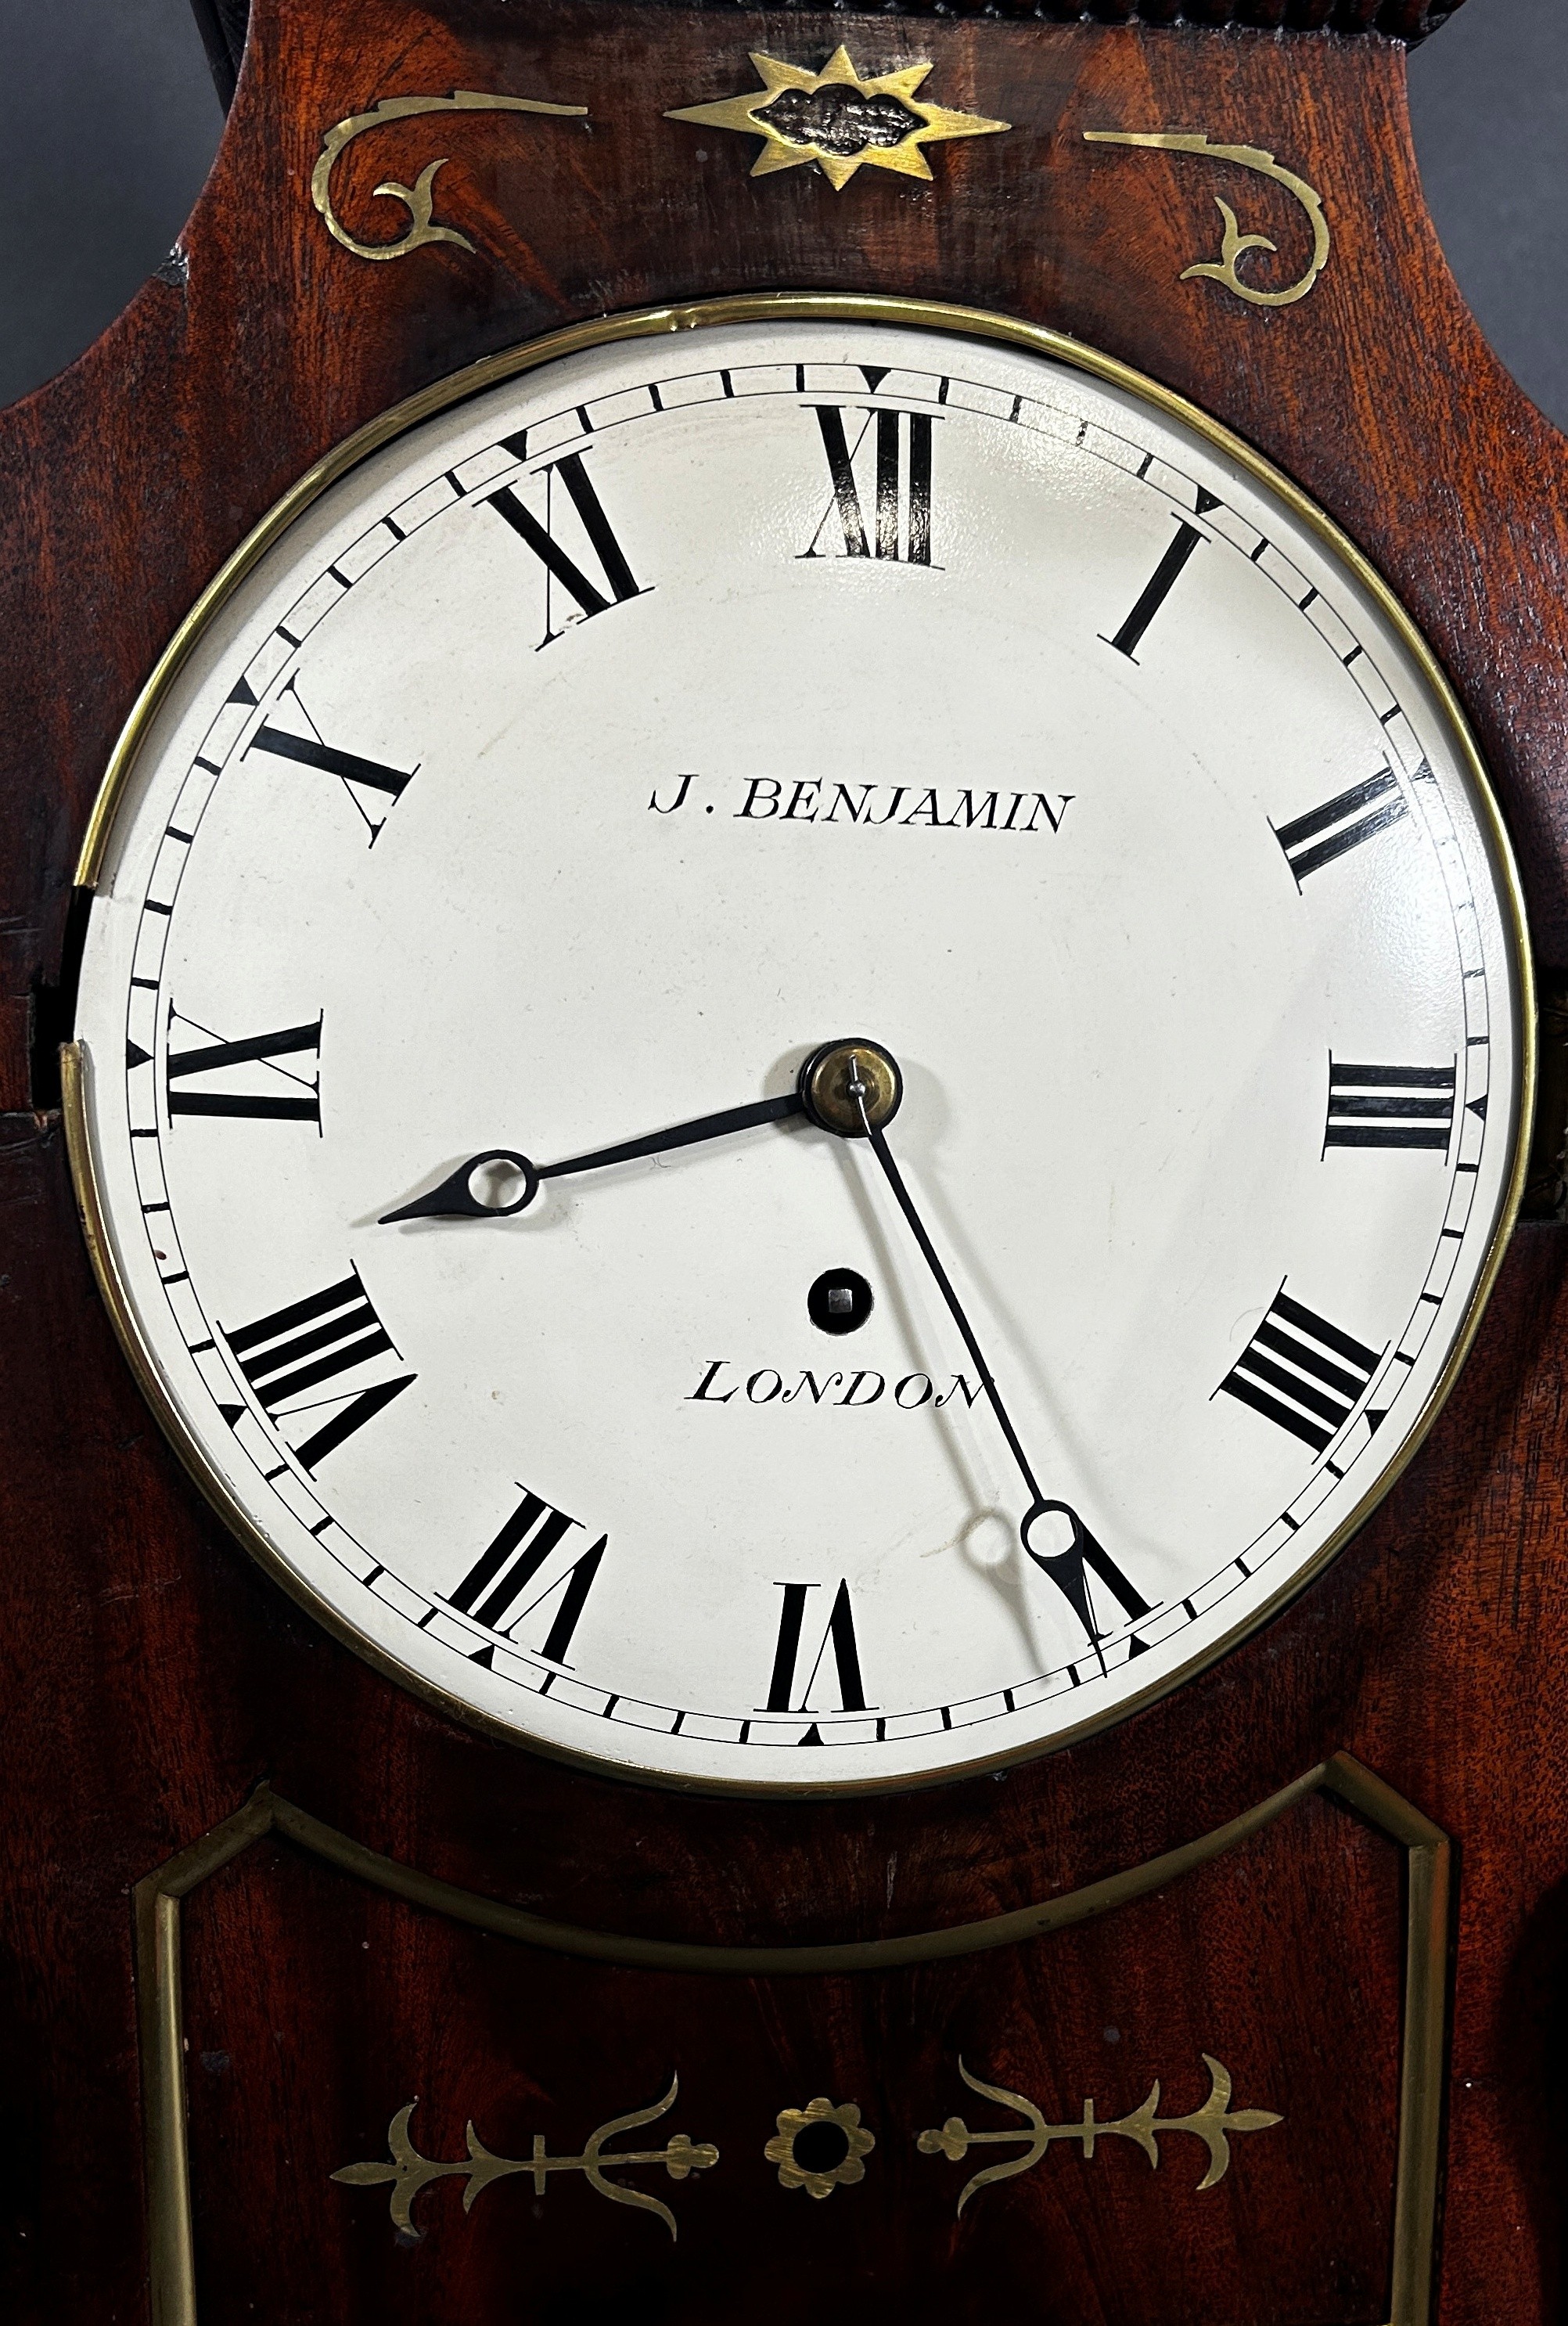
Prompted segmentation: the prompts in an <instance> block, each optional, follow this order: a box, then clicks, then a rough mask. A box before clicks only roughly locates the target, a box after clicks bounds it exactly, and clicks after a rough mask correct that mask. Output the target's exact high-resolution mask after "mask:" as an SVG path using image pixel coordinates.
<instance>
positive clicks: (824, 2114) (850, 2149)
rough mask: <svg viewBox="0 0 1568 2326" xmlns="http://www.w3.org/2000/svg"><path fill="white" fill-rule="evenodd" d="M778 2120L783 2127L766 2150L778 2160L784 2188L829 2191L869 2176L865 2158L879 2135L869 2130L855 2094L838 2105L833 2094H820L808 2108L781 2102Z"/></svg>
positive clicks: (769, 2158)
mask: <svg viewBox="0 0 1568 2326" xmlns="http://www.w3.org/2000/svg"><path fill="white" fill-rule="evenodd" d="M775 2122H776V2123H777V2125H778V2131H777V2133H776V2134H775V2136H774V2138H773V2139H772V2140H770V2141H769V2142H768V2144H767V2146H766V2147H765V2149H764V2151H763V2154H764V2155H765V2157H766V2158H767V2161H768V2163H770V2164H776V2165H777V2166H778V2177H779V2186H780V2187H781V2188H783V2189H804V2190H805V2191H806V2192H807V2194H808V2195H809V2196H812V2197H826V2196H830V2194H831V2192H832V2191H834V2190H835V2189H837V2188H838V2187H839V2186H840V2184H842V2185H843V2186H844V2187H845V2188H848V2187H849V2184H850V2183H851V2182H855V2181H863V2180H864V2179H865V2178H866V2159H867V2157H868V2156H869V2155H870V2154H871V2151H872V2150H873V2149H874V2148H875V2147H876V2145H877V2135H876V2134H875V2133H870V2132H868V2131H867V2129H866V2127H865V2126H864V2125H863V2124H862V2123H861V2121H860V2111H859V2109H858V2107H856V2106H855V2104H854V2102H853V2101H852V2100H845V2101H843V2102H842V2103H841V2104H840V2106H839V2107H834V2106H833V2103H832V2101H831V2100H828V2099H816V2100H811V2101H808V2103H807V2105H806V2106H805V2107H803V2108H781V2109H780V2110H779V2112H778V2116H777V2117H776V2118H775Z"/></svg>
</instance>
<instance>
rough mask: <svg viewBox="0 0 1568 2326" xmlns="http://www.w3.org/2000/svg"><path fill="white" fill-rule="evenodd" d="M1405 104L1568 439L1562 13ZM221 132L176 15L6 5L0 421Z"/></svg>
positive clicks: (1417, 59)
mask: <svg viewBox="0 0 1568 2326" xmlns="http://www.w3.org/2000/svg"><path fill="white" fill-rule="evenodd" d="M350 5H351V0H350ZM1410 90H1411V98H1412V103H1413V106H1414V110H1415V143H1416V147H1417V150H1418V152H1419V154H1420V156H1421V167H1422V172H1423V174H1424V179H1425V181H1426V191H1427V198H1428V200H1430V202H1431V205H1432V210H1433V217H1434V218H1435V219H1436V220H1437V226H1438V231H1439V233H1440V234H1441V235H1442V237H1443V244H1444V247H1445V248H1446V249H1447V252H1448V256H1449V258H1450V260H1451V262H1452V265H1453V269H1454V272H1455V274H1457V275H1458V277H1459V280H1460V284H1461V287H1462V289H1463V291H1464V293H1465V295H1466V296H1467V298H1468V299H1469V301H1470V303H1471V307H1472V308H1473V309H1474V311H1475V313H1476V315H1477V317H1478V318H1479V320H1480V324H1481V326H1482V329H1483V330H1485V331H1486V332H1487V334H1488V336H1489V338H1490V340H1491V342H1492V345H1493V346H1494V347H1495V348H1496V349H1497V351H1498V354H1499V355H1500V356H1501V357H1502V358H1503V361H1504V362H1505V363H1506V364H1507V365H1508V368H1509V369H1510V370H1511V371H1512V372H1513V374H1514V376H1515V377H1516V378H1517V380H1518V381H1519V382H1520V383H1521V385H1522V386H1524V387H1525V388H1526V390H1527V391H1528V392H1529V394H1530V395H1533V396H1534V397H1535V399H1536V403H1537V404H1539V405H1541V406H1542V408H1543V409H1544V410H1545V411H1546V412H1548V413H1550V414H1551V415H1552V417H1553V418H1554V420H1556V421H1557V422H1558V423H1559V424H1560V425H1562V426H1563V427H1568V0H1468V5H1466V7H1465V8H1464V9H1463V10H1462V11H1461V14H1459V15H1458V16H1456V17H1455V18H1454V19H1453V21H1452V23H1450V24H1448V25H1446V26H1445V27H1444V29H1443V31H1442V32H1441V33H1437V34H1436V35H1435V36H1434V37H1433V39H1432V40H1431V41H1430V42H1427V44H1426V45H1425V46H1424V48H1421V49H1419V50H1417V51H1416V52H1415V56H1414V57H1413V58H1412V60H1411V65H1410ZM222 120H223V116H222V113H221V110H220V108H219V107H218V99H217V97H216V96H215V94H214V92H213V87H212V82H211V80H210V79H209V75H208V70H207V60H206V57H205V54H204V52H203V50H202V45H201V41H200V37H199V33H198V32H197V30H196V25H195V22H194V19H193V18H192V16H191V14H190V6H189V5H188V0H0V154H3V155H4V157H5V229H4V233H3V234H0V317H4V321H3V323H0V404H7V403H9V402H11V401H12V399H13V398H14V397H15V396H18V395H24V394H25V393H26V391H27V390H28V389H29V388H31V387H35V386H37V385H38V384H39V382H40V381H42V380H45V379H48V378H50V377H51V376H52V375H53V374H54V373H55V372H57V371H59V370H60V369H61V368H62V367H63V366H64V365H66V364H68V363H70V361H71V360H72V358H74V357H76V356H78V355H79V354H80V353H81V351H82V349H84V348H85V347H87V346H88V344H89V342H90V341H91V340H93V339H94V338H95V337H96V335H97V333H98V332H99V331H100V330H102V329H103V328H104V325H105V324H106V323H107V322H108V321H110V319H111V318H112V317H113V316H114V315H115V314H116V312H118V311H119V309H120V308H121V307H123V306H124V305H125V302H126V300H127V299H129V297H130V296H131V294H132V293H133V292H134V291H135V288H136V286H137V284H139V283H141V282H142V281H143V280H144V277H145V276H147V275H148V274H151V273H152V271H153V268H154V267H155V266H156V265H158V264H159V263H160V261H161V260H162V258H163V257H164V256H166V254H167V252H168V250H169V248H170V246H171V244H172V242H173V240H174V237H175V236H176V235H177V234H178V232H179V230H180V227H181V223H182V221H183V219H184V218H185V216H186V213H187V212H188V211H189V209H190V206H191V203H192V202H193V201H194V200H195V198H196V195H197V192H198V191H199V187H200V185H201V181H202V179H203V177H204V176H205V174H206V172H207V170H208V167H209V163H210V162H211V160H212V154H213V150H214V148H215V146H216V144H217V143H218V132H219V130H220V128H221V126H222Z"/></svg>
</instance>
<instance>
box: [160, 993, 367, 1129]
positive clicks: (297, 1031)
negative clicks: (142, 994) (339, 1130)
mask: <svg viewBox="0 0 1568 2326" xmlns="http://www.w3.org/2000/svg"><path fill="white" fill-rule="evenodd" d="M178 1022H179V1023H180V1024H181V1026H183V1027H188V1028H190V1029H191V1030H192V1031H193V1032H196V1033H209V1028H206V1027H199V1026H197V1025H196V1023H195V1021H194V1020H193V1019H189V1018H184V1019H179V1021H178ZM175 1024H176V1012H175V1009H174V1006H173V1004H172V1003H171V1004H170V1008H169V1051H168V1058H167V1066H166V1072H167V1084H166V1089H167V1095H168V1102H169V1112H170V1115H171V1117H173V1116H174V1115H177V1114H208V1115H214V1114H216V1115H229V1116H244V1117H246V1119H247V1120H248V1121H253V1122H313V1123H314V1124H315V1125H316V1127H317V1129H318V1130H320V1125H321V1099H320V1053H321V1019H320V1017H318V1018H317V1019H315V1020H314V1022H313V1023H312V1024H311V1025H309V1026H284V1027H282V1028H280V1029H279V1030H278V1032H276V1033H275V1034H252V1035H249V1036H247V1037H246V1039H245V1040H243V1041H239V1042H222V1041H219V1040H218V1037H217V1036H216V1035H209V1039H208V1040H207V1041H206V1042H197V1043H194V1044H191V1045H190V1046H189V1047H185V1048H181V1049H176V1048H175V1047H174V1040H175V1034H174V1028H175ZM280 1058H298V1059H300V1060H301V1061H302V1063H303V1062H305V1061H307V1060H313V1061H314V1063H315V1066H316V1072H315V1073H314V1074H313V1075H307V1074H306V1073H304V1072H296V1071H295V1070H294V1069H293V1068H292V1067H290V1066H282V1065H279V1064H278V1061H279V1059H280ZM131 1063H132V1064H136V1063H144V1054H142V1057H141V1058H140V1059H133V1060H132V1061H131ZM247 1066H252V1067H255V1066H259V1067H260V1068H261V1069H262V1070H263V1071H262V1073H261V1074H260V1075H255V1074H251V1075H246V1073H245V1072H244V1071H243V1070H244V1069H245V1068H246V1067H247ZM224 1077H227V1087H223V1086H221V1084H222V1078H224ZM215 1082H217V1083H218V1084H219V1085H220V1086H219V1087H218V1088H214V1087H212V1085H213V1084H214V1083H215ZM192 1083H195V1084H199V1085H200V1087H199V1088H196V1089H191V1088H190V1087H189V1085H190V1084H192ZM246 1083H249V1084H260V1085H261V1087H259V1088H251V1089H246V1088H243V1087H242V1088H236V1087H235V1084H242V1085H243V1084H246ZM177 1085H178V1087H177Z"/></svg>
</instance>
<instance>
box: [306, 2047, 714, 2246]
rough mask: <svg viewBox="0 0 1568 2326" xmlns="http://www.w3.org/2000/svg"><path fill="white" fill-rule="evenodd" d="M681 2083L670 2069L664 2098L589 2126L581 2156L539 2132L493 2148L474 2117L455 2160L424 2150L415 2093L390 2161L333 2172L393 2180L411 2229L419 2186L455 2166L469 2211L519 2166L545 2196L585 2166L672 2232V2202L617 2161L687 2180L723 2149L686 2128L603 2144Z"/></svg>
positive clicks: (395, 2208) (398, 2121)
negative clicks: (642, 2143) (629, 2145)
mask: <svg viewBox="0 0 1568 2326" xmlns="http://www.w3.org/2000/svg"><path fill="white" fill-rule="evenodd" d="M680 2089H681V2079H680V2077H679V2076H672V2077H671V2079H670V2089H669V2090H668V2091H667V2092H666V2093H665V2094H664V2097H663V2099H660V2100H655V2101H654V2105H653V2107H645V2108H634V2109H633V2111H632V2113H631V2114H630V2115H629V2116H617V2117H613V2118H612V2119H611V2121H610V2122H609V2123H608V2124H601V2125H600V2126H599V2127H598V2131H597V2132H590V2133H589V2136H588V2139H587V2141H586V2142H585V2143H584V2145H583V2149H582V2154H581V2155H580V2156H552V2155H550V2154H548V2152H547V2150H546V2146H545V2141H544V2135H543V2133H541V2132H536V2133H535V2134H534V2135H533V2151H532V2154H530V2155H528V2156H526V2157H516V2156H497V2155H496V2154H495V2152H494V2151H493V2150H492V2149H488V2148H487V2147H486V2145H485V2144H484V2142H483V2141H482V2140H481V2139H480V2138H479V2135H478V2133H477V2132H476V2131H475V2130H474V2126H473V2122H472V2119H471V2118H470V2120H469V2124H468V2126H467V2128H466V2132H465V2137H466V2139H467V2141H468V2146H469V2153H468V2155H467V2156H466V2157H463V2158H459V2160H458V2161H457V2162H456V2163H450V2164H443V2163H440V2162H439V2161H437V2160H436V2159H434V2158H432V2157H429V2156H422V2155H421V2154H420V2153H419V2150H418V2149H417V2148H416V2147H415V2146H414V2145H413V2139H412V2138H411V2136H410V2134H409V2129H408V2126H409V2119H410V2117H412V2116H413V2112H414V2109H415V2108H416V2107H418V2106H419V2102H418V2101H417V2100H410V2101H409V2103H408V2105H407V2107H400V2108H399V2109H398V2111H397V2114H396V2115H395V2116H394V2117H393V2119H392V2122H391V2124H390V2125H388V2126H387V2128H386V2145H387V2148H388V2150H389V2152H390V2161H389V2162H387V2163H376V2164H342V2165H339V2168H338V2170H337V2172H334V2173H333V2175H332V2178H333V2180H334V2181H347V2182H350V2183H351V2184H352V2185H354V2186H355V2187H357V2188H362V2189H363V2188H374V2187H376V2185H377V2184H378V2183H379V2182H386V2181H390V2182H391V2183H392V2195H391V2197H390V2198H389V2199H388V2200H387V2202H388V2207H389V2210H390V2211H391V2215H392V2223H393V2227H394V2228H398V2229H412V2228H413V2200H414V2199H415V2198H416V2197H417V2196H418V2195H419V2192H420V2191H421V2190H422V2189H423V2188H425V2187H426V2186H427V2185H428V2184H429V2183H430V2182H431V2181H442V2180H445V2179H447V2178H448V2176H449V2175H450V2174H452V2173H459V2174H460V2175H461V2176H462V2178H463V2179H464V2181H465V2182H466V2183H467V2186H466V2187H465V2188H464V2190H463V2210H464V2212H465V2213H468V2212H470V2211H471V2210H473V2204H474V2200H475V2198H476V2197H478V2196H481V2195H483V2193H484V2191H486V2190H487V2188H488V2187H489V2186H490V2183H491V2182H493V2181H505V2180H506V2179H507V2178H508V2177H509V2176H510V2175H511V2174H513V2173H515V2172H531V2173H532V2174H533V2193H534V2195H535V2196H536V2197H543V2194H544V2192H545V2190H546V2188H547V2187H548V2185H549V2176H550V2174H551V2173H552V2172H580V2173H581V2174H582V2175H583V2176H584V2178H585V2179H586V2181H587V2182H588V2184H589V2188H590V2189H597V2190H598V2193H599V2195H600V2196H601V2197H608V2199H609V2200H610V2201H611V2203H612V2204H616V2205H636V2206H637V2207H638V2208H639V2209H640V2210H642V2211H644V2212H646V2213H657V2215H658V2217H659V2219H661V2220H662V2221H663V2224H664V2227H665V2228H667V2229H668V2230H669V2232H670V2236H671V2238H672V2239H673V2238H674V2237H675V2234H676V2230H675V2216H674V2214H673V2212H672V2211H671V2210H670V2208H669V2207H668V2205H664V2204H661V2203H660V2201H659V2200H658V2198H657V2197H648V2196H645V2195H644V2193H643V2191H641V2190H640V2189H626V2188H623V2187H622V2186H621V2184H620V2183H619V2182H617V2181H607V2180H606V2179H605V2173H606V2172H607V2171H608V2170H609V2169H610V2168H611V2167H612V2166H613V2167H614V2168H616V2169H617V2170H618V2171H624V2170H625V2169H626V2167H627V2166H628V2165H633V2164H662V2165H663V2168H664V2170H665V2172H668V2174H669V2176H670V2178H671V2180H672V2181H684V2180H686V2179H688V2178H689V2177H690V2175H691V2173H693V2172H707V2171H708V2169H709V2167H710V2165H714V2164H717V2163H718V2162H719V2151H718V2150H717V2149H716V2148H715V2147H714V2145H713V2144H712V2142H711V2141H707V2140H702V2141H692V2140H690V2139H688V2137H687V2135H685V2134H684V2133H683V2132H677V2133H674V2134H673V2135H671V2137H670V2138H669V2139H668V2140H667V2141H666V2142H665V2144H664V2145H663V2148H636V2149H607V2148H606V2146H605V2143H606V2141H607V2140H613V2139H614V2138H615V2136H616V2135H617V2133H622V2132H636V2130H637V2129H638V2128H639V2127H640V2126H643V2125H645V2124H652V2123H654V2120H655V2118H656V2117H662V2116H663V2115H664V2114H666V2112H667V2111H668V2110H669V2109H671V2108H673V2107H674V2105H675V2097H676V2094H677V2093H678V2092H679V2091H680Z"/></svg>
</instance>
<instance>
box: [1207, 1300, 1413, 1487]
mask: <svg viewBox="0 0 1568 2326" xmlns="http://www.w3.org/2000/svg"><path fill="white" fill-rule="evenodd" d="M1380 1363H1382V1352H1381V1350H1378V1349H1369V1348H1368V1346H1367V1344H1366V1343H1365V1342H1364V1341H1358V1340H1356V1339H1355V1338H1354V1336H1353V1335H1350V1334H1349V1333H1343V1332H1341V1330H1340V1328H1339V1326H1337V1325H1331V1324H1330V1323H1329V1321H1328V1319H1327V1317H1319V1316H1317V1315H1315V1314H1314V1312H1313V1310H1312V1309H1311V1308H1307V1307H1304V1306H1303V1305H1302V1303H1301V1302H1300V1301H1299V1300H1293V1299H1292V1298H1290V1296H1289V1294H1288V1293H1286V1292H1285V1290H1284V1289H1283V1288H1282V1289H1281V1290H1280V1291H1279V1292H1278V1293H1276V1296H1275V1298H1274V1299H1273V1301H1272V1302H1271V1303H1270V1305H1269V1309H1268V1314H1267V1316H1266V1317H1265V1318H1264V1320H1263V1322H1262V1324H1261V1325H1260V1326H1258V1328H1257V1332H1256V1333H1254V1335H1252V1338H1251V1340H1250V1341H1248V1344H1247V1346H1246V1348H1245V1349H1244V1350H1243V1351H1242V1353H1241V1354H1240V1356H1239V1357H1238V1359H1237V1360H1236V1363H1235V1364H1234V1366H1233V1367H1232V1368H1231V1370H1230V1372H1228V1373H1227V1374H1226V1376H1225V1378H1224V1380H1223V1381H1222V1382H1220V1390H1223V1391H1225V1393H1226V1395H1227V1396H1228V1397H1234V1398H1239V1400H1241V1402H1242V1404H1243V1405H1249V1406H1250V1407H1251V1408H1252V1410H1253V1411H1254V1413H1261V1414H1262V1415H1263V1416H1264V1418H1265V1419H1266V1420H1268V1421H1272V1422H1274V1423H1275V1424H1276V1427H1277V1428H1280V1429H1287V1430H1288V1431H1289V1432H1290V1434H1291V1436H1292V1437H1299V1438H1300V1439H1301V1441H1302V1443H1303V1445H1304V1446H1310V1447H1312V1449H1313V1453H1314V1454H1322V1453H1323V1452H1325V1451H1326V1450H1327V1448H1328V1447H1329V1445H1330V1443H1331V1440H1332V1439H1333V1438H1334V1437H1337V1436H1338V1434H1339V1432H1340V1431H1341V1429H1342V1428H1344V1426H1345V1424H1346V1422H1347V1421H1349V1419H1350V1415H1351V1413H1352V1411H1353V1410H1354V1409H1355V1406H1356V1402H1357V1400H1358V1399H1359V1397H1360V1396H1361V1394H1362V1392H1363V1391H1365V1390H1366V1389H1367V1388H1368V1387H1369V1384H1370V1382H1371V1379H1372V1376H1373V1374H1374V1373H1375V1372H1377V1370H1378V1365H1379V1364H1380ZM1214 1394H1215V1395H1216V1397H1217V1396H1218V1395H1219V1394H1220V1391H1219V1390H1216V1391H1215V1392H1214Z"/></svg>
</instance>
